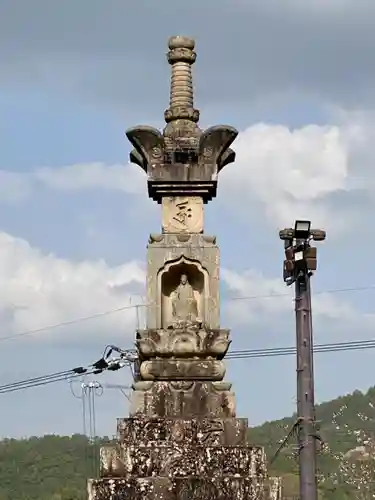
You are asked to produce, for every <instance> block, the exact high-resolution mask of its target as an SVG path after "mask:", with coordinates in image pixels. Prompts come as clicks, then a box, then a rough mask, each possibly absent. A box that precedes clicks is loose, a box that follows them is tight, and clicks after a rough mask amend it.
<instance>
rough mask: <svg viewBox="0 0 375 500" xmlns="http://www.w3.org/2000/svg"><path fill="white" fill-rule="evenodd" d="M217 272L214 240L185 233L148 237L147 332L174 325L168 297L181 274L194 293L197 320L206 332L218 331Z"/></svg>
mask: <svg viewBox="0 0 375 500" xmlns="http://www.w3.org/2000/svg"><path fill="white" fill-rule="evenodd" d="M172 268H173V269H172ZM218 270H219V250H218V247H217V246H216V239H215V237H212V236H208V235H204V234H187V233H175V234H171V233H169V234H167V233H165V234H152V235H150V240H149V245H148V273H147V275H148V276H147V304H148V308H147V328H167V327H168V323H174V321H172V300H171V299H172V298H171V296H170V294H171V293H172V292H173V291H174V290H176V288H177V287H178V285H179V284H180V281H181V275H182V274H186V276H187V279H188V282H189V284H190V285H191V286H192V288H193V290H194V297H195V300H196V301H197V308H198V315H197V316H198V319H199V320H201V321H202V323H203V324H204V325H206V326H208V327H209V328H220V321H219V316H220V308H219V271H218ZM168 271H171V272H168ZM163 289H164V290H163Z"/></svg>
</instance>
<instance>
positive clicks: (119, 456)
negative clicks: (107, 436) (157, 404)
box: [100, 442, 265, 478]
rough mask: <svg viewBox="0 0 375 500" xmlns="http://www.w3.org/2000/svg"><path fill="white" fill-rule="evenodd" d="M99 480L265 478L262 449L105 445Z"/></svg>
mask: <svg viewBox="0 0 375 500" xmlns="http://www.w3.org/2000/svg"><path fill="white" fill-rule="evenodd" d="M100 454H101V460H100V465H101V472H100V475H101V477H109V476H116V475H117V474H118V475H119V476H120V477H123V476H127V475H129V476H130V475H133V476H136V477H148V476H161V477H188V476H196V477H198V476H202V477H214V476H215V475H217V474H218V473H219V472H220V475H223V476H236V475H240V476H246V477H257V478H263V477H264V476H265V457H264V452H263V449H262V448H259V447H258V448H257V447H251V446H249V445H242V446H230V447H229V446H228V447H225V446H198V445H196V446H192V445H187V444H179V443H178V442H176V443H170V444H169V446H160V447H158V446H155V447H154V446H138V445H137V444H134V445H129V446H117V447H115V446H113V447H111V446H104V447H102V448H101V451H100Z"/></svg>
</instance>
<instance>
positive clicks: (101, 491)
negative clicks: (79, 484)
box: [88, 476, 265, 500]
mask: <svg viewBox="0 0 375 500" xmlns="http://www.w3.org/2000/svg"><path fill="white" fill-rule="evenodd" d="M88 491H89V500H130V499H131V500H156V499H157V500H264V498H265V497H264V490H263V483H262V481H258V480H257V479H256V478H253V477H243V476H242V477H241V476H239V477H222V476H215V477H212V478H201V477H189V478H179V477H178V478H173V479H168V478H160V477H153V478H144V479H143V478H142V479H136V478H130V479H125V478H114V479H109V478H103V479H91V480H90V482H89V487H88Z"/></svg>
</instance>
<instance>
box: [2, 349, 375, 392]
mask: <svg viewBox="0 0 375 500" xmlns="http://www.w3.org/2000/svg"><path fill="white" fill-rule="evenodd" d="M374 348H375V339H373V340H359V341H353V342H337V343H331V344H316V345H315V346H314V352H316V353H322V352H342V351H353V350H366V349H374ZM122 352H123V353H128V354H127V355H128V359H127V358H126V354H124V355H123V357H121V356H120V358H115V359H113V360H111V361H110V362H109V368H103V370H105V369H108V370H112V371H113V370H117V369H119V368H122V367H123V366H124V365H126V364H130V363H132V362H133V361H134V359H135V358H134V352H133V351H132V350H124V351H122ZM295 353H296V349H295V347H271V348H265V349H243V350H236V351H231V352H229V353H228V354H227V356H226V357H225V358H226V359H235V360H236V359H249V358H272V357H275V356H290V355H295ZM124 359H125V362H123V360H124ZM120 360H121V362H123V365H121V363H120ZM94 365H95V364H94ZM91 366H93V365H91ZM80 368H82V367H80ZM103 370H101V371H103ZM82 374H84V375H92V374H98V369H92V370H88V371H86V372H80V373H72V370H70V371H69V370H67V371H66V372H58V373H55V374H51V375H44V376H41V377H36V378H30V379H26V380H22V381H19V382H14V383H11V384H6V385H3V386H0V394H5V393H8V392H13V391H17V390H22V389H31V388H33V387H39V386H42V385H46V384H52V383H54V382H61V381H71V380H75V379H77V378H79V377H82ZM104 387H105V385H104ZM121 387H122V386H121ZM108 388H120V386H118V385H116V384H108Z"/></svg>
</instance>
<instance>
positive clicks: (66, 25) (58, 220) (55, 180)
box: [0, 0, 375, 436]
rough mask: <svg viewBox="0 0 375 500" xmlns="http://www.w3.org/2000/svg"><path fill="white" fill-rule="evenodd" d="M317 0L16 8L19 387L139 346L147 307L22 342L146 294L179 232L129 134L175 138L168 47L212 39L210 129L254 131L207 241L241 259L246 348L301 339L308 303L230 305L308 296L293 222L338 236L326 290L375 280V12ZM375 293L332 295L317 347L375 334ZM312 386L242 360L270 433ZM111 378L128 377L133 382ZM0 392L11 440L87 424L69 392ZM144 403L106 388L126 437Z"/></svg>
mask: <svg viewBox="0 0 375 500" xmlns="http://www.w3.org/2000/svg"><path fill="white" fill-rule="evenodd" d="M18 4H20V5H18ZM302 4H303V6H302ZM302 4H301V2H297V0H288V1H286V2H285V4H284V5H283V9H280V5H281V4H280V2H276V1H274V0H262V1H256V0H253V1H248V2H241V1H240V0H238V1H233V0H231V1H230V2H229V0H228V1H226V0H216V1H215V2H213V1H212V0H206V1H205V2H203V3H202V2H199V3H198V1H195V0H193V1H191V2H189V4H186V3H183V2H170V1H169V0H166V1H165V2H164V3H163V6H162V7H161V6H160V5H159V4H158V7H157V8H156V6H152V4H151V3H149V2H145V1H140V2H138V3H137V4H136V5H135V4H134V2H130V1H127V0H126V1H120V0H119V1H116V0H110V1H109V2H106V3H103V2H99V1H96V0H90V1H89V0H87V1H86V0H81V1H80V2H74V1H70V0H66V1H65V2H64V3H63V4H61V5H57V4H54V5H52V4H51V3H50V2H47V1H43V0H33V2H29V3H28V4H27V5H26V4H24V3H20V2H19V1H17V0H12V1H6V0H5V1H4V2H2V4H1V6H0V137H1V140H0V152H1V153H0V225H1V226H0V280H1V284H2V286H1V291H0V297H1V303H0V304H1V305H0V326H1V334H0V347H1V349H0V384H5V383H8V382H13V381H16V380H19V379H24V378H28V377H33V376H38V375H43V374H46V373H51V372H55V371H59V370H60V369H67V368H71V367H73V366H76V365H77V364H85V363H90V362H91V361H93V360H95V359H96V358H98V357H99V356H100V354H101V352H102V349H103V348H104V346H105V345H106V344H107V343H117V344H121V345H122V346H124V347H128V346H131V345H132V339H133V336H134V329H135V328H136V325H137V322H136V314H135V311H134V309H129V310H127V311H123V312H119V313H114V314H110V315H107V316H105V317H101V318H95V319H92V320H90V321H85V322H82V323H77V324H76V325H71V326H65V327H60V328H51V329H50V330H45V331H44V332H43V333H39V334H35V335H28V336H24V337H22V336H21V337H20V336H17V335H18V334H19V333H22V332H25V331H28V330H33V329H36V328H40V327H45V326H49V325H55V324H57V323H62V322H65V321H68V320H72V319H75V318H81V317H84V316H89V315H91V314H96V313H99V312H102V311H107V310H112V309H116V308H118V307H122V306H124V305H131V304H134V303H138V302H140V301H142V300H143V299H144V270H145V268H144V262H145V255H146V244H147V239H148V234H149V233H150V232H156V231H158V230H159V228H160V207H159V206H158V205H156V204H154V203H152V202H151V201H150V200H148V199H147V187H146V179H145V177H144V176H143V174H142V172H141V171H140V169H138V167H136V166H134V165H129V164H128V153H129V149H130V147H129V144H128V143H127V141H126V138H125V136H124V132H125V129H126V128H128V127H131V126H134V125H136V124H139V123H144V124H150V125H154V126H158V127H163V112H164V109H165V108H166V107H167V106H168V92H169V76H170V69H169V67H168V65H167V63H166V59H165V52H166V50H167V40H168V37H169V36H171V35H174V34H177V33H179V34H186V35H189V36H193V37H195V38H196V42H197V49H196V50H197V53H198V58H197V63H196V65H195V67H194V78H195V80H194V81H195V95H196V107H198V108H199V109H200V110H201V122H202V127H206V126H208V125H214V124H218V123H227V124H229V125H232V126H235V127H236V128H238V129H239V130H240V135H239V137H238V139H237V140H236V142H235V144H234V149H235V150H236V151H237V162H236V164H234V165H229V166H227V167H226V169H225V170H224V171H223V172H222V174H221V179H220V182H219V192H218V193H219V194H218V198H217V200H215V201H213V202H211V203H210V204H209V205H208V206H207V209H206V229H205V231H206V232H207V233H208V234H216V235H217V237H218V242H219V245H220V248H221V257H222V325H223V327H229V328H231V329H232V340H233V344H232V347H233V349H251V348H262V347H273V346H275V347H280V346H290V345H293V343H294V325H293V302H292V297H291V295H290V294H289V295H287V296H286V297H274V298H268V299H265V298H259V299H251V300H242V301H231V300H230V298H231V297H238V296H252V297H253V296H264V295H269V294H275V293H276V294H279V293H283V292H286V293H288V292H291V291H289V290H285V286H284V283H283V282H282V278H281V277H282V272H281V268H282V260H283V248H282V244H281V242H280V241H279V240H278V229H279V228H281V227H284V226H285V225H292V224H293V221H294V220H295V219H296V218H299V217H307V218H309V219H311V220H312V221H313V225H315V226H322V227H324V228H326V230H327V232H328V238H327V241H326V242H325V243H324V244H323V245H321V246H320V248H319V272H318V273H317V274H316V276H315V277H314V283H313V287H314V290H319V291H324V290H331V289H337V288H351V287H363V286H372V285H373V284H374V282H375V273H374V271H373V266H372V265H371V262H372V246H373V239H374V236H373V230H372V228H373V223H372V213H373V210H374V202H373V200H374V193H375V183H374V180H375V177H374V173H373V165H374V159H375V158H374V153H373V147H372V145H373V139H374V137H375V135H374V133H375V128H374V124H375V121H374V116H375V115H374V96H373V88H374V83H375V82H374V80H375V74H374V69H373V64H372V57H373V52H372V47H373V44H374V42H375V40H374V33H373V29H372V28H371V26H370V25H369V24H368V22H367V19H370V18H372V15H373V11H374V9H375V6H374V5H373V3H372V2H371V1H370V0H368V1H366V0H357V2H355V8H354V7H353V6H352V5H354V4H352V3H351V2H347V1H345V0H325V2H318V1H317V0H314V1H313V0H311V1H310V0H306V1H305V2H303V3H302ZM62 5H64V9H62ZM155 5H156V4H155ZM21 6H22V9H21V8H19V7H21ZM213 6H214V7H213ZM41 12H43V13H44V14H43V16H41V15H40V13H41ZM339 21H340V22H339ZM374 298H375V293H374V291H372V290H368V291H357V292H355V291H353V292H350V293H349V292H347V293H340V294H339V293H336V294H317V295H316V296H315V297H314V304H313V308H314V328H315V329H314V334H315V338H316V341H317V342H318V343H328V342H336V341H347V340H359V339H370V338H372V337H373V336H374V334H373V330H374V328H373V327H374V323H375V308H374ZM9 335H14V338H13V339H10V340H6V341H5V340H3V341H2V340H1V337H8V336H9ZM372 355H373V353H372V352H371V351H367V352H365V351H361V352H355V351H354V352H348V353H332V354H321V355H318V356H317V357H316V370H315V371H316V379H317V380H316V390H317V399H318V400H319V401H323V400H327V399H330V398H333V397H335V396H338V395H340V394H343V393H346V392H349V391H352V390H354V389H356V388H360V389H366V388H367V387H369V386H371V385H373V383H374V382H373V380H374V375H375V374H374V372H373V369H372V368H371V367H372V366H373V363H372V362H371V361H372V358H371V357H372ZM348 367H349V368H350V369H348ZM294 378H295V364H294V359H293V357H285V358H269V359H265V358H263V359H249V360H241V361H239V360H235V361H231V362H229V363H228V374H227V379H228V380H231V381H232V382H233V384H234V388H235V391H236V394H237V403H238V415H239V416H246V417H248V418H249V421H250V423H251V424H258V423H261V422H263V421H265V420H271V419H275V418H279V417H282V416H285V415H287V414H290V413H292V412H293V411H294V405H295V401H294V395H295V381H294ZM103 380H105V381H106V382H107V383H123V384H128V383H129V381H130V374H129V373H128V372H127V371H126V370H123V371H122V372H120V373H118V374H116V375H111V376H109V375H106V376H105V377H104V378H103ZM0 397H1V398H2V405H1V407H2V411H1V415H0V429H1V430H0V435H2V436H25V435H33V434H37V435H38V434H44V433H47V432H55V433H73V432H81V431H82V419H81V406H80V402H79V401H78V400H77V399H74V398H73V396H72V394H71V392H70V389H69V385H68V384H67V383H60V384H56V385H53V386H49V387H45V388H35V389H29V390H27V391H23V392H15V393H12V394H3V395H0ZM127 411H128V408H127V400H126V398H124V396H123V395H122V394H121V393H120V392H119V391H116V390H114V389H105V391H104V394H103V396H102V397H101V398H98V402H97V421H98V432H99V433H101V434H112V433H113V432H115V418H116V417H117V416H123V415H126V414H127ZM25 417H26V418H25Z"/></svg>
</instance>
